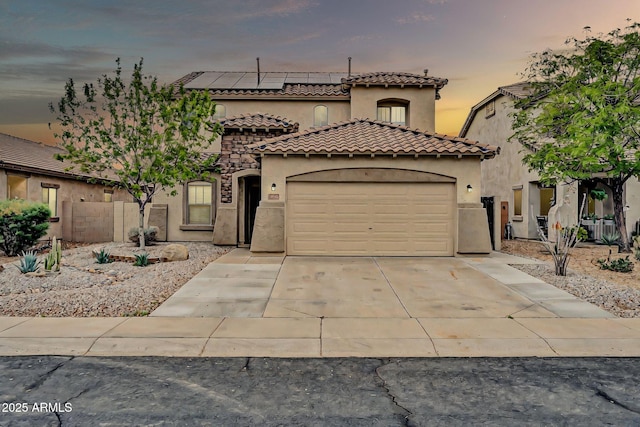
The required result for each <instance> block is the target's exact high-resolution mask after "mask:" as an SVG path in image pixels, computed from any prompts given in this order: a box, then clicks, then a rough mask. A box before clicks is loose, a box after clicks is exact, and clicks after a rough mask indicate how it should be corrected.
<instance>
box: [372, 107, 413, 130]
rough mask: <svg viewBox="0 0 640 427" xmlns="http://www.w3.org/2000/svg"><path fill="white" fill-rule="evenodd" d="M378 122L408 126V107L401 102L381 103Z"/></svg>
mask: <svg viewBox="0 0 640 427" xmlns="http://www.w3.org/2000/svg"><path fill="white" fill-rule="evenodd" d="M377 119H378V121H381V122H386V123H393V124H396V125H402V126H405V125H407V106H406V105H404V104H401V103H399V102H379V103H378V117H377Z"/></svg>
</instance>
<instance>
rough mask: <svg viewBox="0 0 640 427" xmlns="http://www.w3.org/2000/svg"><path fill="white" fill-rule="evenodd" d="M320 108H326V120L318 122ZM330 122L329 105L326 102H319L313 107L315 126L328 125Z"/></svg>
mask: <svg viewBox="0 0 640 427" xmlns="http://www.w3.org/2000/svg"><path fill="white" fill-rule="evenodd" d="M319 108H324V115H325V117H324V120H322V121H320V123H318V121H317V117H316V112H317V111H318V109H319ZM328 124H329V107H327V106H326V105H324V104H318V105H316V106H315V107H313V127H321V126H326V125H328Z"/></svg>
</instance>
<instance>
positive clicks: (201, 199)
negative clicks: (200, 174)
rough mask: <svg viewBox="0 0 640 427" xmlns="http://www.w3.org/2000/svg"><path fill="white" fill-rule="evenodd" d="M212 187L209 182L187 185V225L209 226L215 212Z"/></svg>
mask: <svg viewBox="0 0 640 427" xmlns="http://www.w3.org/2000/svg"><path fill="white" fill-rule="evenodd" d="M214 202H215V195H214V186H213V185H212V184H211V183H210V182H202V181H198V182H190V183H188V184H187V218H186V219H187V220H186V223H187V224H194V225H195V224H199V225H211V224H213V219H214V215H215V213H214V210H215V203H214Z"/></svg>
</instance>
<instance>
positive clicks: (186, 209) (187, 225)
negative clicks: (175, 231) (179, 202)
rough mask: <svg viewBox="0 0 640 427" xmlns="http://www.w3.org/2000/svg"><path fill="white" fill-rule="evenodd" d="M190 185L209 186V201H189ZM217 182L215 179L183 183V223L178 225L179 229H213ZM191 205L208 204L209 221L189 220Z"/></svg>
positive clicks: (215, 212)
mask: <svg viewBox="0 0 640 427" xmlns="http://www.w3.org/2000/svg"><path fill="white" fill-rule="evenodd" d="M192 186H202V187H204V186H209V187H210V189H211V196H210V198H211V199H210V203H193V204H192V203H190V202H191V199H190V190H189V189H190V187H192ZM217 201H218V200H217V183H216V181H204V180H194V181H189V182H187V183H185V184H184V197H183V223H182V225H181V226H180V229H181V230H185V231H188V230H192V231H208V230H213V224H214V223H215V220H216V214H217ZM191 206H209V221H208V222H207V223H192V222H191Z"/></svg>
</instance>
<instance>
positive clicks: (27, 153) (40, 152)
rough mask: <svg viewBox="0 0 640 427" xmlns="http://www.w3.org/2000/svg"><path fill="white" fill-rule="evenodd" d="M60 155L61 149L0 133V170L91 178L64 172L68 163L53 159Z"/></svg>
mask: <svg viewBox="0 0 640 427" xmlns="http://www.w3.org/2000/svg"><path fill="white" fill-rule="evenodd" d="M61 153H64V150H63V149H61V148H58V147H55V146H52V145H46V144H41V143H39V142H35V141H29V140H27V139H22V138H18V137H16V136H11V135H7V134H4V133H0V168H5V169H11V170H20V171H27V172H34V173H41V174H43V175H51V176H61V177H66V178H74V177H75V178H81V179H88V178H91V177H92V176H91V175H88V174H85V173H82V172H74V171H65V168H67V167H69V163H63V162H61V161H59V160H56V159H55V158H54V157H55V155H56V154H61Z"/></svg>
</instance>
